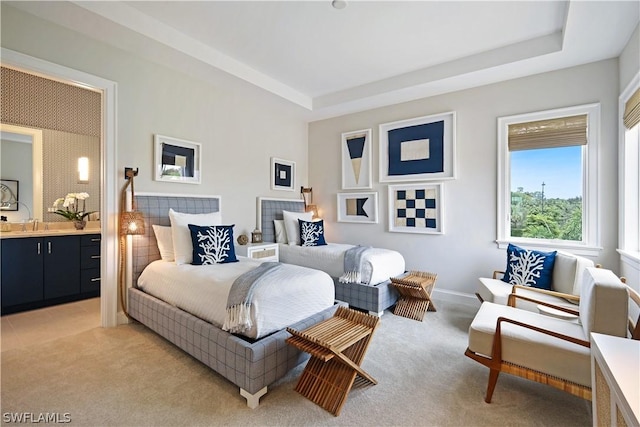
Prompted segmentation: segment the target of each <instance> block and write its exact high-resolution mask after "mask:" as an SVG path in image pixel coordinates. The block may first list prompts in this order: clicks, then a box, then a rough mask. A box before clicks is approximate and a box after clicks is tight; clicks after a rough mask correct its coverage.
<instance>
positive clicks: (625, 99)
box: [619, 75, 640, 263]
mask: <svg viewBox="0 0 640 427" xmlns="http://www.w3.org/2000/svg"><path fill="white" fill-rule="evenodd" d="M620 114H621V115H622V117H621V118H622V120H621V121H622V123H621V125H620V132H621V137H620V152H621V154H622V155H621V157H620V238H619V241H620V243H619V244H620V249H621V250H622V251H623V252H622V254H623V255H626V256H627V257H632V258H633V259H634V260H635V262H636V263H638V262H640V75H638V76H636V78H635V79H634V80H633V81H632V82H631V83H630V84H629V86H628V87H627V89H626V90H625V91H624V92H623V93H622V95H620Z"/></svg>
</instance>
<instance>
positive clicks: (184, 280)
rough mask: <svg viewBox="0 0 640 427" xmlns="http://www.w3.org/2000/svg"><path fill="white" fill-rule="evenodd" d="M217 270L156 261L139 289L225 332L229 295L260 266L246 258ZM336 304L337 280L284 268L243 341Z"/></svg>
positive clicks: (263, 293)
mask: <svg viewBox="0 0 640 427" xmlns="http://www.w3.org/2000/svg"><path fill="white" fill-rule="evenodd" d="M238 260H239V262H234V263H228V264H215V265H191V264H183V265H177V264H175V263H174V262H167V261H161V260H159V261H154V262H152V263H151V264H149V265H148V266H147V267H146V268H145V269H144V271H143V272H142V274H141V275H140V277H139V278H138V288H140V289H141V290H143V291H144V292H146V293H148V294H150V295H153V296H155V297H156V298H159V299H161V300H163V301H165V302H167V303H168V304H171V305H173V306H175V307H178V308H180V309H182V310H184V311H186V312H188V313H191V314H193V315H194V316H196V317H199V318H201V319H203V320H206V321H207V322H209V323H211V324H213V325H215V326H218V327H222V324H223V323H224V319H225V316H226V305H227V295H228V294H229V290H230V289H231V285H232V284H233V281H234V280H235V279H236V277H238V276H240V275H241V274H242V273H245V272H247V271H250V270H251V269H253V268H256V267H257V266H258V265H260V264H261V262H260V261H254V260H251V259H249V258H245V257H238ZM334 298H335V290H334V285H333V280H332V279H331V277H329V276H328V275H327V274H326V273H324V272H322V271H318V270H312V269H308V268H303V267H299V266H296V265H284V266H283V268H280V269H278V270H276V271H275V272H274V273H273V274H271V275H270V277H269V279H268V280H265V281H264V282H263V283H262V284H261V285H260V286H258V287H257V288H256V289H255V294H254V299H253V309H252V313H251V319H252V323H253V326H252V327H251V329H250V330H248V331H246V332H245V333H244V334H243V335H246V336H247V337H249V338H260V337H263V336H265V335H268V334H270V333H272V332H275V331H277V330H280V329H282V328H284V327H286V326H289V325H291V324H293V323H295V322H298V321H300V320H303V319H306V318H307V317H309V316H311V315H313V314H315V313H317V312H319V311H322V310H324V309H326V308H328V307H330V306H331V305H333V301H334Z"/></svg>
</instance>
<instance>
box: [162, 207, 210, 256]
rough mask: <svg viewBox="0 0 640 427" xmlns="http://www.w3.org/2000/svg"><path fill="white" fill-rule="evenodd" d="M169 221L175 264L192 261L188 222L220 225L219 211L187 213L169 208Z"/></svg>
mask: <svg viewBox="0 0 640 427" xmlns="http://www.w3.org/2000/svg"><path fill="white" fill-rule="evenodd" d="M169 220H170V221H171V237H172V238H173V254H174V257H175V260H176V264H178V265H180V264H191V261H193V244H192V243H191V232H190V231H189V224H193V225H222V215H221V214H220V212H211V213H206V214H188V213H182V212H176V211H174V210H173V209H169Z"/></svg>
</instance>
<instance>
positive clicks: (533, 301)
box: [507, 293, 580, 316]
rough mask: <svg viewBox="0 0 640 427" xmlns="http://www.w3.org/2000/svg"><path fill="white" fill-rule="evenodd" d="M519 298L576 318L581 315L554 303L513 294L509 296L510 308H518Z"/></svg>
mask: <svg viewBox="0 0 640 427" xmlns="http://www.w3.org/2000/svg"><path fill="white" fill-rule="evenodd" d="M517 298H519V299H521V300H524V301H529V302H532V303H534V304H538V305H544V306H546V307H550V308H553V309H555V310H558V311H563V312H565V313H569V314H573V315H574V316H578V315H579V314H580V313H579V312H578V310H574V309H572V308H568V307H564V306H561V305H556V304H552V303H550V302H547V301H540V300H537V299H534V298H529V297H525V296H524V295H518V294H513V293H512V294H509V299H508V300H507V305H508V306H510V307H514V308H517V307H516V301H515V300H516V299H517Z"/></svg>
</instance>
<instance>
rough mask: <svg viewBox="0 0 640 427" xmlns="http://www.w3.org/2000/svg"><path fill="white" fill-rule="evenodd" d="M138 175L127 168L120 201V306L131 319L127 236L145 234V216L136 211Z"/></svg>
mask: <svg viewBox="0 0 640 427" xmlns="http://www.w3.org/2000/svg"><path fill="white" fill-rule="evenodd" d="M137 174H138V169H136V170H135V171H134V170H133V169H132V168H125V179H126V180H127V183H126V184H125V186H124V187H123V188H122V194H121V199H120V233H119V234H120V277H119V285H120V286H119V288H120V305H121V306H122V311H123V312H124V314H125V315H126V316H127V318H129V319H130V317H129V313H128V311H127V305H126V298H125V295H126V277H125V276H126V272H127V255H128V245H127V243H128V240H127V236H134V235H143V234H145V226H144V216H143V215H142V212H139V211H137V210H136V195H135V192H134V189H133V178H134V177H135V176H136V175H137ZM129 185H131V210H130V211H128V210H127V188H129Z"/></svg>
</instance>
